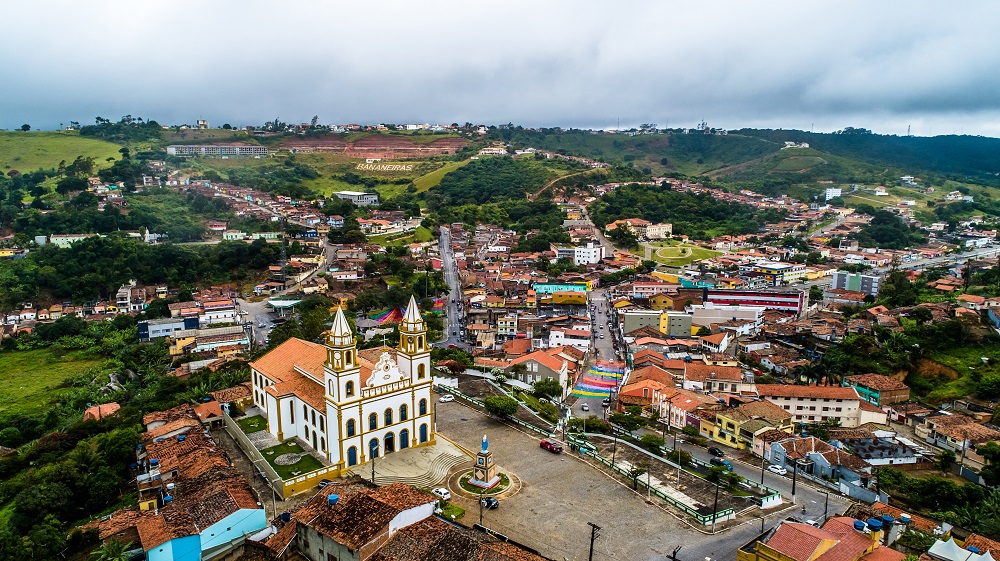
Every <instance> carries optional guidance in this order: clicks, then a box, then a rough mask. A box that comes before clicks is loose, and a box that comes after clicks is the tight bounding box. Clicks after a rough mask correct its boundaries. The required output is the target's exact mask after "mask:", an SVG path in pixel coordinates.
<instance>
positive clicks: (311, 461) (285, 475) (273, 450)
mask: <svg viewBox="0 0 1000 561" xmlns="http://www.w3.org/2000/svg"><path fill="white" fill-rule="evenodd" d="M260 453H261V455H262V456H264V459H265V460H267V463H269V464H271V467H273V468H274V471H275V472H276V473H277V474H278V476H279V477H281V479H284V480H287V479H291V478H292V477H295V476H297V475H301V474H303V473H309V472H310V471H316V470H318V469H319V468H321V467H323V464H321V463H320V461H319V460H317V459H316V458H314V457H312V456H310V455H309V454H306V455H304V456H302V457H301V458H299V461H297V462H295V463H294V464H292V465H289V466H282V465H278V464H276V463H274V459H275V458H277V457H278V456H281V455H282V454H303V453H305V450H303V449H302V447H301V446H299V444H298V443H297V442H295V441H294V440H290V441H288V442H286V443H283V444H279V445H277V446H272V447H270V448H265V449H263V450H261V451H260Z"/></svg>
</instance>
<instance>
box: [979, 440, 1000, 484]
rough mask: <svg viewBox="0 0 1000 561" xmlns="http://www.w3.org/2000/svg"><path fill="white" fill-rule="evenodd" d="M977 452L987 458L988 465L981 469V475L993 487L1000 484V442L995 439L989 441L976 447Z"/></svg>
mask: <svg viewBox="0 0 1000 561" xmlns="http://www.w3.org/2000/svg"><path fill="white" fill-rule="evenodd" d="M976 453H978V454H979V455H980V456H982V457H983V459H985V460H986V467H984V468H983V469H982V470H980V472H979V475H981V476H982V477H983V479H984V480H986V484H987V485H989V486H991V487H993V486H996V485H1000V444H997V443H996V442H993V441H990V442H987V443H986V444H983V445H982V446H978V447H976Z"/></svg>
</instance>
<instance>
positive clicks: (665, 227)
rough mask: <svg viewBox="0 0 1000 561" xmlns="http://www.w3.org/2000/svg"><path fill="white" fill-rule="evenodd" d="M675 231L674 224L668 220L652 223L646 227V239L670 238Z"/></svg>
mask: <svg viewBox="0 0 1000 561" xmlns="http://www.w3.org/2000/svg"><path fill="white" fill-rule="evenodd" d="M673 233H674V225H673V224H668V223H666V222H661V223H659V224H650V225H649V226H647V227H646V239H650V240H662V239H666V238H669V237H670V236H672V235H673Z"/></svg>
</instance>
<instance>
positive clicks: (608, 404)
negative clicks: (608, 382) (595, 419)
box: [601, 398, 611, 407]
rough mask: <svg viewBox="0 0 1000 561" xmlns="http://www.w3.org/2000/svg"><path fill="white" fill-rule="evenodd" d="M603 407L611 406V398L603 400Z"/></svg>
mask: <svg viewBox="0 0 1000 561" xmlns="http://www.w3.org/2000/svg"><path fill="white" fill-rule="evenodd" d="M601 407H611V400H610V399H608V398H604V399H602V400H601Z"/></svg>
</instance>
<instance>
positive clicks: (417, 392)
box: [250, 297, 435, 470]
mask: <svg viewBox="0 0 1000 561" xmlns="http://www.w3.org/2000/svg"><path fill="white" fill-rule="evenodd" d="M399 331H400V337H399V347H397V348H395V349H392V348H389V347H379V348H374V349H365V350H362V351H358V350H357V346H356V344H355V339H354V335H353V334H352V333H351V329H350V327H349V325H348V323H347V318H346V317H344V312H343V310H340V309H338V310H337V315H336V317H335V318H334V320H333V327H332V328H331V329H330V333H329V335H328V337H327V340H326V343H325V344H318V343H310V342H308V341H303V340H301V339H295V338H293V339H289V340H288V341H285V342H284V343H282V344H281V345H279V346H278V347H277V348H275V349H274V350H272V351H271V352H269V353H267V354H266V355H264V356H263V357H261V358H260V359H258V360H257V361H255V362H253V363H251V364H250V367H251V369H252V383H253V402H254V405H256V406H257V407H260V408H261V409H263V410H264V411H265V412H266V416H267V430H268V432H270V433H271V434H273V435H274V436H275V437H276V438H278V440H282V441H284V440H285V439H288V438H291V437H298V438H301V439H302V440H303V441H305V442H307V443H309V444H310V445H311V446H312V447H313V449H315V450H316V451H317V452H319V453H320V454H321V455H323V456H324V457H325V458H326V459H328V460H329V461H330V462H331V463H332V465H333V467H335V468H337V469H338V470H346V469H347V468H350V467H351V466H355V465H358V464H363V463H365V462H367V461H368V460H369V459H371V458H378V457H380V456H382V455H385V454H390V453H392V452H395V451H396V450H402V449H404V448H410V447H415V446H421V445H425V444H433V443H434V433H435V430H434V411H433V409H432V406H433V403H432V399H431V376H430V346H429V344H428V341H427V330H426V328H425V327H424V321H423V319H422V318H421V317H420V312H419V310H418V309H417V303H416V300H414V299H413V298H412V297H411V298H410V304H409V306H407V308H406V314H405V315H404V316H403V321H402V323H400V326H399Z"/></svg>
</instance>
